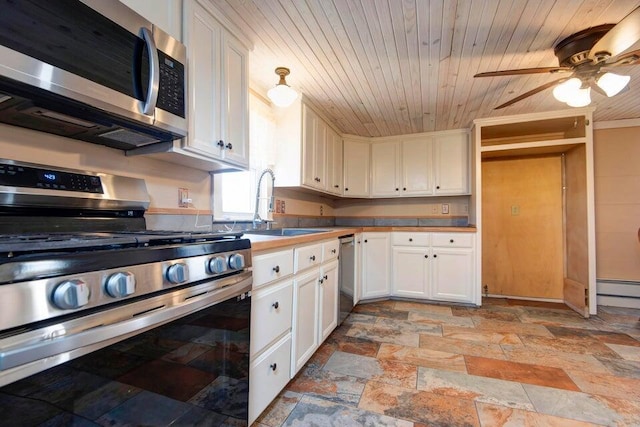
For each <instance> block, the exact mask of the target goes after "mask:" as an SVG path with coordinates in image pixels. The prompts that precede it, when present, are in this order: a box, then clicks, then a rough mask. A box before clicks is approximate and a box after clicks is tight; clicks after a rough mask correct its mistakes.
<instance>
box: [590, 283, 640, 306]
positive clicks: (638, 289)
mask: <svg viewBox="0 0 640 427" xmlns="http://www.w3.org/2000/svg"><path fill="white" fill-rule="evenodd" d="M596 290H597V291H596V292H597V296H598V305H608V306H613V307H628V308H640V282H636V281H629V280H609V279H597V280H596Z"/></svg>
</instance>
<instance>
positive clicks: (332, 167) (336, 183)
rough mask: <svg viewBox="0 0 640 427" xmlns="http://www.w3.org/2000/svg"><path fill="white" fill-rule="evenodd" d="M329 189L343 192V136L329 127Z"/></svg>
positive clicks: (335, 192)
mask: <svg viewBox="0 0 640 427" xmlns="http://www.w3.org/2000/svg"><path fill="white" fill-rule="evenodd" d="M327 191H328V192H330V193H333V194H338V195H341V194H342V138H341V137H340V135H338V134H337V133H336V132H335V131H334V130H333V129H331V128H327Z"/></svg>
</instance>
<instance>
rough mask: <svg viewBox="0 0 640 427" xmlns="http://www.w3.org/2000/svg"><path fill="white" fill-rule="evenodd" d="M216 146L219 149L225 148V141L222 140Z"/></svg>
mask: <svg viewBox="0 0 640 427" xmlns="http://www.w3.org/2000/svg"><path fill="white" fill-rule="evenodd" d="M216 145H217V146H218V147H220V148H222V147H224V141H223V140H220V141H218V142H217V143H216Z"/></svg>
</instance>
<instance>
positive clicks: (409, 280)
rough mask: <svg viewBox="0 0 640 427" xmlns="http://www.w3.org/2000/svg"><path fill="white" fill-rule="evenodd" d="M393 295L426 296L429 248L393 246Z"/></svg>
mask: <svg viewBox="0 0 640 427" xmlns="http://www.w3.org/2000/svg"><path fill="white" fill-rule="evenodd" d="M392 252H393V264H392V270H393V279H392V288H393V291H392V293H393V295H397V296H402V297H409V298H426V297H427V296H428V289H427V279H428V262H427V260H428V257H429V249H427V248H423V247H422V248H421V247H410V246H394V247H393V250H392Z"/></svg>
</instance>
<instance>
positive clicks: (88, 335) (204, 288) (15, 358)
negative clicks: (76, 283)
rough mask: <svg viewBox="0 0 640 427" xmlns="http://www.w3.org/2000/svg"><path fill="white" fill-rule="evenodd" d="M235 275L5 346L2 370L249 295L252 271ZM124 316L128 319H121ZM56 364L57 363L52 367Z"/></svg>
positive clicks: (106, 341)
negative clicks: (98, 321) (100, 320)
mask: <svg viewBox="0 0 640 427" xmlns="http://www.w3.org/2000/svg"><path fill="white" fill-rule="evenodd" d="M247 275H248V277H247ZM232 278H233V279H234V280H232V282H233V283H234V284H232V285H229V286H225V287H222V288H219V286H220V282H221V280H218V281H215V282H208V283H205V284H201V285H197V286H193V287H190V288H185V289H180V290H178V291H175V292H171V293H168V294H164V295H160V296H157V297H153V298H149V299H146V300H142V301H139V302H137V303H133V304H130V305H125V306H121V307H118V308H114V309H113V310H110V311H107V312H104V316H110V317H112V318H114V317H115V318H116V320H114V323H107V324H104V325H100V326H96V327H93V328H89V329H86V330H83V331H80V332H77V333H73V334H71V335H59V336H58V337H56V338H53V339H51V338H49V339H45V340H40V341H37V342H31V343H23V344H21V345H14V346H11V347H8V348H1V349H0V371H5V370H7V369H11V368H15V367H19V366H20V365H25V364H27V363H29V362H36V361H42V359H45V358H47V357H52V356H56V355H60V354H63V353H67V352H72V351H73V352H74V354H73V355H74V356H79V355H82V354H86V353H89V352H90V351H94V350H97V349H99V348H102V347H104V346H106V345H109V344H113V343H115V342H118V341H121V340H124V339H126V338H129V337H131V336H134V335H137V334H138V333H141V332H144V331H147V330H149V329H152V328H154V327H156V326H160V325H163V324H165V323H169V322H171V321H173V320H176V319H178V318H181V317H184V316H187V315H189V314H191V313H195V312H196V311H198V310H202V309H204V308H207V307H209V306H212V305H215V304H217V303H220V302H223V301H227V300H229V299H231V298H236V297H237V298H240V299H242V298H245V297H246V296H247V294H248V293H249V292H250V291H251V285H252V282H253V281H252V277H251V273H250V272H248V273H246V274H243V275H242V276H240V275H238V276H232V277H230V278H229V279H232ZM222 280H225V279H222ZM123 318H126V320H121V319H123ZM118 319H120V320H118ZM107 322H108V320H107ZM62 326H64V324H62ZM100 343H103V344H104V345H100ZM86 347H91V349H90V351H85V352H82V351H80V352H77V351H75V350H78V349H82V348H86ZM68 359H70V357H68V356H67V357H62V358H61V362H64V361H66V360H68ZM55 364H57V363H54V364H52V365H51V366H54V365H55ZM38 370H42V368H40V369H38ZM2 376H4V373H0V383H3V382H4V381H1V380H2V378H1V377H2Z"/></svg>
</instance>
